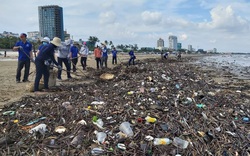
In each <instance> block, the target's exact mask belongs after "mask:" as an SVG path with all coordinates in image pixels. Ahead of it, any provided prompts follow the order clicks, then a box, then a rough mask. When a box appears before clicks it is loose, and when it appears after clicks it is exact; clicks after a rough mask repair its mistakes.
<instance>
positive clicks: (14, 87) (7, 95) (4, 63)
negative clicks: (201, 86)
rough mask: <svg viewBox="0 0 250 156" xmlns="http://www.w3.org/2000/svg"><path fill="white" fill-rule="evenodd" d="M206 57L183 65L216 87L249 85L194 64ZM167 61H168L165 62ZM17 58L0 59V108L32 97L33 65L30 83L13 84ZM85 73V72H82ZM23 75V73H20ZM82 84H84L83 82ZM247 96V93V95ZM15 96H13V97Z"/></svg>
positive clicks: (120, 61)
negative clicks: (202, 75) (189, 67)
mask: <svg viewBox="0 0 250 156" xmlns="http://www.w3.org/2000/svg"><path fill="white" fill-rule="evenodd" d="M207 56H211V55H203V54H196V55H195V54H187V55H183V56H182V57H183V58H186V59H185V62H183V63H187V64H190V65H192V66H196V68H197V69H198V70H199V71H200V72H204V74H205V75H206V76H208V77H209V79H210V81H211V82H212V81H213V82H215V83H218V85H228V84H231V83H234V85H236V86H239V85H243V84H244V85H245V84H247V83H250V80H249V79H246V80H244V79H240V78H239V77H237V76H235V75H233V74H231V73H229V72H228V71H225V70H224V69H219V68H214V67H213V66H212V67H209V66H205V67H204V66H201V65H199V64H194V62H195V61H197V60H200V59H201V58H203V57H207ZM119 57H120V58H119V59H118V60H117V61H118V64H124V63H126V61H127V60H128V56H127V55H120V56H119ZM160 57H161V56H160V55H152V54H147V55H138V59H137V60H144V59H147V58H159V59H160ZM9 59H13V60H9ZM171 59H173V60H174V59H175V57H174V56H173V55H172V56H170V57H169V60H171ZM166 61H168V60H166ZM16 64H17V57H16V56H12V57H7V58H3V60H1V59H0V65H1V70H3V71H2V72H1V73H2V75H1V76H0V80H1V82H2V83H1V84H0V85H1V86H0V88H1V89H0V94H1V98H0V108H1V107H4V106H5V105H8V104H10V103H12V102H15V101H17V100H19V99H21V98H22V97H23V96H26V95H33V94H34V93H31V92H29V91H28V88H29V87H28V86H29V85H31V84H32V83H33V81H34V78H35V75H34V71H35V67H34V65H31V69H30V73H31V74H30V76H29V79H30V81H31V82H29V83H20V84H16V83H15V72H16V67H17V65H16ZM88 67H91V68H95V60H94V58H93V55H90V56H89V57H88ZM108 67H110V70H112V68H114V67H115V65H112V64H111V58H110V57H109V60H108ZM77 68H78V69H81V66H80V63H79V61H78V64H77ZM84 72H85V71H84ZM22 74H23V71H22ZM77 75H79V76H75V75H72V76H73V78H76V79H77V78H79V77H86V75H88V73H83V72H79V71H78V72H77ZM62 79H63V81H57V86H58V85H61V84H63V83H67V84H70V83H73V82H68V81H67V79H66V73H65V72H62ZM83 83H84V82H83ZM247 94H249V93H247ZM13 95H15V96H13Z"/></svg>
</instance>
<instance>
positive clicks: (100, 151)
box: [91, 148, 104, 155]
mask: <svg viewBox="0 0 250 156" xmlns="http://www.w3.org/2000/svg"><path fill="white" fill-rule="evenodd" d="M103 153H104V150H103V149H101V148H93V149H92V150H91V154H92V155H101V154H103Z"/></svg>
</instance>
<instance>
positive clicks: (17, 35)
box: [0, 31, 19, 37]
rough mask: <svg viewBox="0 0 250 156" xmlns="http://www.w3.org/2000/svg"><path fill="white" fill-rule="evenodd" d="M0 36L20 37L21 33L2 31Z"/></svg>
mask: <svg viewBox="0 0 250 156" xmlns="http://www.w3.org/2000/svg"><path fill="white" fill-rule="evenodd" d="M0 37H19V34H18V33H13V32H7V31H4V32H3V33H0Z"/></svg>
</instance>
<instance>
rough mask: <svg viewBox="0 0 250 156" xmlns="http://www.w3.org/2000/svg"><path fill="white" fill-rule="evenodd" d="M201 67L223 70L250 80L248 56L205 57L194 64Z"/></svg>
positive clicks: (249, 55) (249, 60)
mask: <svg viewBox="0 0 250 156" xmlns="http://www.w3.org/2000/svg"><path fill="white" fill-rule="evenodd" d="M196 63H197V64H199V65H201V66H208V67H215V68H223V69H226V70H228V71H229V72H231V73H233V74H235V75H236V76H238V77H241V78H243V79H250V68H249V67H250V54H223V55H211V56H205V57H203V58H201V59H200V60H198V61H197V62H196Z"/></svg>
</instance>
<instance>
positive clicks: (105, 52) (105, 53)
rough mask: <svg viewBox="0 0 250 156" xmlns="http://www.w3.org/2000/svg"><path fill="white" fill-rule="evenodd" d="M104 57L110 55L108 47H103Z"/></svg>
mask: <svg viewBox="0 0 250 156" xmlns="http://www.w3.org/2000/svg"><path fill="white" fill-rule="evenodd" d="M102 57H108V50H107V48H106V47H104V48H102Z"/></svg>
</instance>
